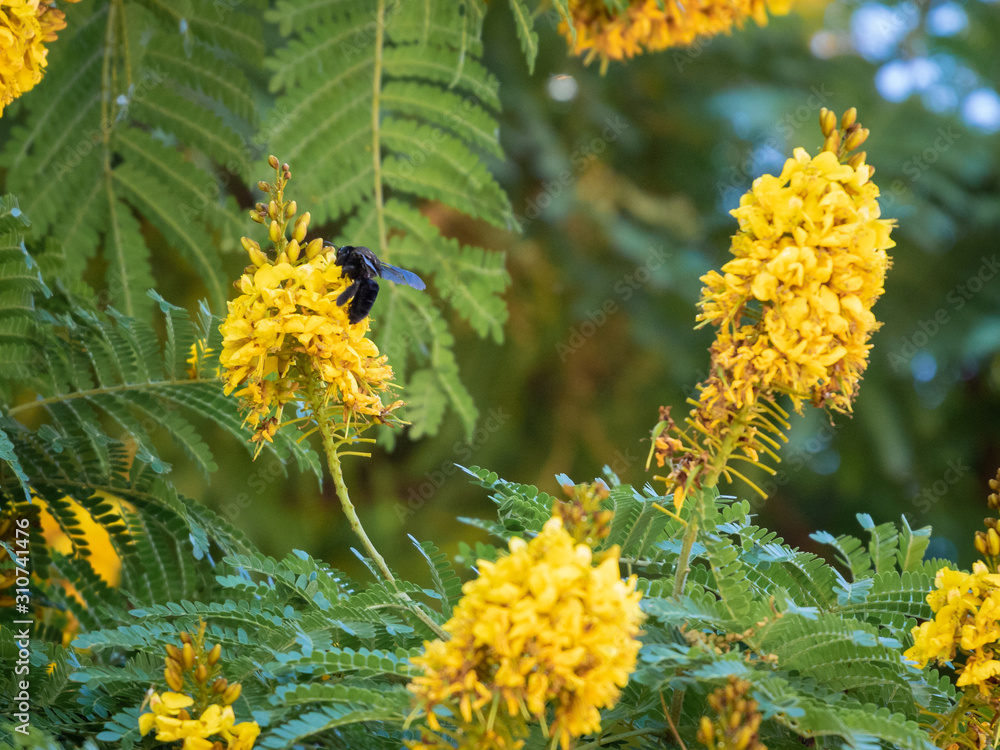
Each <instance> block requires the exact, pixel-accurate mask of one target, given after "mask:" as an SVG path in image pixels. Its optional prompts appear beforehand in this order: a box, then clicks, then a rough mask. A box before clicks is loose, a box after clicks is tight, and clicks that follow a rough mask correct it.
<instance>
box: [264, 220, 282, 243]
mask: <svg viewBox="0 0 1000 750" xmlns="http://www.w3.org/2000/svg"><path fill="white" fill-rule="evenodd" d="M267 236H268V237H270V238H271V242H274V243H276V244H277V242H278V240H280V239H281V227H279V226H278V222H276V221H272V222H271V226H269V227H268V228H267Z"/></svg>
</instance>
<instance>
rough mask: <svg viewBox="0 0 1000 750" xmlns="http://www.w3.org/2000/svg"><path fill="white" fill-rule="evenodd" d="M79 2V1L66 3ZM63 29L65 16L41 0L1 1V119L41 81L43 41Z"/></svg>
mask: <svg viewBox="0 0 1000 750" xmlns="http://www.w3.org/2000/svg"><path fill="white" fill-rule="evenodd" d="M67 2H74V3H75V2H79V0H67ZM64 28H66V17H65V15H64V14H63V12H62V11H61V10H57V9H56V8H54V7H52V4H51V3H46V2H40V0H0V117H2V116H3V108H4V107H6V106H7V105H8V104H10V103H11V102H12V101H14V99H17V98H18V97H19V96H21V95H22V94H24V93H25V92H27V91H30V90H31V89H33V88H34V87H35V85H36V84H37V83H38V82H39V81H41V80H42V75H43V74H44V68H45V66H46V65H47V64H48V61H47V59H46V58H47V56H48V53H49V51H48V50H47V49H46V48H45V42H53V41H55V39H56V32H57V31H60V30H62V29H64Z"/></svg>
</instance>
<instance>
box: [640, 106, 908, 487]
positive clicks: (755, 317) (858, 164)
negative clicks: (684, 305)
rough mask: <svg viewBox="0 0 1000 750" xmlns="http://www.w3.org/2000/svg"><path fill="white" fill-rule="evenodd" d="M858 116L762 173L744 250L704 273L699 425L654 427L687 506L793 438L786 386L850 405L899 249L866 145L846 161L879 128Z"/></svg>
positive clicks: (743, 213) (742, 215)
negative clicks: (706, 344)
mask: <svg viewBox="0 0 1000 750" xmlns="http://www.w3.org/2000/svg"><path fill="white" fill-rule="evenodd" d="M856 120H857V112H856V110H854V109H850V110H848V111H847V112H846V113H845V114H844V116H843V118H842V119H841V120H840V126H839V128H838V126H837V118H836V116H835V115H834V113H833V112H830V111H829V110H827V109H823V110H822V112H821V113H820V125H821V128H822V130H823V134H824V136H825V138H826V141H825V144H824V147H823V150H822V151H821V152H820V153H819V154H818V155H817V156H814V157H810V156H809V154H808V153H806V151H805V150H804V149H801V148H799V149H796V150H795V152H794V156H793V158H791V159H789V160H788V161H787V162H786V163H785V166H784V169H783V170H782V172H781V174H780V175H779V176H777V177H775V176H773V175H764V176H762V177H760V178H758V179H757V180H755V181H754V183H753V186H752V188H751V190H750V192H749V193H747V194H746V195H744V196H743V198H742V199H741V201H740V207H739V208H737V209H734V210H733V211H732V214H733V216H735V217H736V218H737V220H738V221H739V225H740V228H739V231H738V232H737V233H736V235H735V236H734V237H733V240H732V247H731V252H732V254H733V255H734V256H735V258H734V259H733V260H731V261H729V262H728V263H727V264H726V265H724V266H723V267H722V273H719V272H717V271H710V272H709V273H708V274H706V275H705V276H703V277H702V281H703V282H704V284H705V287H704V288H703V289H702V296H701V301H700V302H699V308H700V312H699V315H698V320H699V321H700V322H699V325H706V324H712V325H713V326H715V327H716V329H717V330H716V338H715V342H714V343H713V345H712V347H711V352H710V353H711V360H712V362H711V366H710V375H709V377H708V379H706V381H705V382H704V383H702V384H701V385H700V386H699V396H698V400H697V401H691V403H692V405H693V406H694V409H693V410H692V411H691V414H690V416H689V417H688V419H687V426H688V427H690V428H691V429H690V431H688V430H679V429H677V426H676V425H675V424H674V422H673V420H672V419H670V414H669V410H662V411H661V415H660V424H659V425H658V427H657V430H658V431H657V432H656V433H655V434H654V439H655V442H654V447H653V454H654V455H655V457H656V460H657V464H658V465H659V466H664V465H668V464H669V466H670V470H671V471H670V474H669V475H668V476H667V477H664V479H666V480H667V482H668V484H670V485H671V486H673V487H674V488H675V489H674V501H675V503H676V504H678V505H680V504H681V503H682V502H683V499H684V497H685V495H686V494H687V493H688V492H689V491H691V490H693V489H698V488H700V487H702V486H704V485H705V484H711V483H713V482H714V481H716V480H717V479H718V477H719V476H720V475H726V476H727V477H728V476H729V475H730V474H735V475H736V476H739V477H741V478H743V479H746V477H743V476H742V475H741V474H739V472H737V471H735V470H734V469H733V468H732V467H731V466H729V465H728V464H727V462H728V460H729V458H730V457H732V456H738V457H740V458H744V459H746V460H748V461H749V462H751V463H755V464H758V465H760V464H759V459H760V455H759V454H760V453H761V452H765V453H768V454H769V455H771V456H772V457H773V458H775V459H777V455H776V454H775V453H774V450H775V449H777V448H778V447H779V445H778V442H777V441H776V439H775V438H777V439H778V440H784V439H785V437H784V433H783V429H785V428H787V427H788V423H787V422H786V420H785V418H786V417H787V416H788V414H787V413H786V412H784V410H782V409H781V407H779V406H778V405H777V403H776V401H775V399H776V397H777V396H778V395H781V394H784V395H787V396H788V397H789V398H790V399H791V401H792V404H793V406H794V408H795V410H796V411H797V412H799V413H801V412H802V405H803V403H804V402H805V401H809V402H811V403H812V404H813V405H815V406H819V407H826V408H829V409H831V410H833V411H839V412H850V411H851V403H852V401H853V400H854V398H855V396H856V394H857V389H858V383H859V382H860V380H861V376H862V373H863V372H864V370H865V368H866V367H867V364H868V350H869V349H870V348H871V345H870V344H869V343H868V342H869V339H870V338H871V335H872V333H873V332H874V331H875V330H876V329H877V328H878V327H879V325H880V324H879V322H878V321H877V320H876V319H875V316H874V315H873V314H872V306H873V305H874V304H875V302H876V301H877V300H878V298H879V297H880V296H881V295H882V293H883V292H884V282H885V274H886V271H887V270H888V268H889V263H890V260H889V256H888V255H887V253H886V251H887V250H888V249H889V248H891V247H893V246H894V245H895V243H894V242H893V241H892V240H891V239H890V237H889V234H890V232H891V230H892V226H893V223H892V222H891V221H889V220H885V219H881V218H879V216H880V210H879V205H878V202H877V198H878V195H879V191H878V187H876V185H875V184H874V183H873V182H872V181H871V176H872V174H873V172H874V169H872V167H870V166H869V165H868V164H866V162H865V159H866V154H865V153H864V152H863V151H862V152H860V153H857V154H855V155H854V156H851V157H850V158H848V153H849V152H850V151H852V150H853V149H855V148H857V147H858V146H860V145H861V144H862V143H863V142H864V141H865V139H866V138H867V137H868V131H867V130H866V129H864V128H862V127H861V126H860V124H859V123H857V122H856ZM766 433H770V434H766ZM765 469H766V467H765ZM746 481H748V482H749V480H746ZM749 483H750V484H751V486H754V487H756V485H753V483H752V482H749ZM758 491H759V490H758ZM761 494H764V493H763V492H761Z"/></svg>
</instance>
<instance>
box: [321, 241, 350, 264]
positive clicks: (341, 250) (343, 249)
mask: <svg viewBox="0 0 1000 750" xmlns="http://www.w3.org/2000/svg"><path fill="white" fill-rule="evenodd" d="M323 246H324V247H328V248H332V249H333V250H336V252H337V254H336V256H335V261H334V262H335V263H336V264H337V265H338V266H342V265H344V262H345V261H346V260H347V259H348V258H350V257H351V253H352V252H353V251H354V249H355V248H354V246H353V245H341V246H340V247H337V246H335V245H334V244H333V243H332V242H324V243H323Z"/></svg>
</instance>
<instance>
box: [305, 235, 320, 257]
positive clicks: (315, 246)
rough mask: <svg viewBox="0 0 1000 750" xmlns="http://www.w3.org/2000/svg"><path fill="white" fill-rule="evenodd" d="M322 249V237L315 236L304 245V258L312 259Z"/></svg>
mask: <svg viewBox="0 0 1000 750" xmlns="http://www.w3.org/2000/svg"><path fill="white" fill-rule="evenodd" d="M322 251H323V238H322V237H317V238H316V239H314V240H313V241H312V242H310V243H309V244H308V245H306V258H308V259H309V260H312V259H313V258H315V257H316V256H317V255H319V254H320V253H321V252H322Z"/></svg>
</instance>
